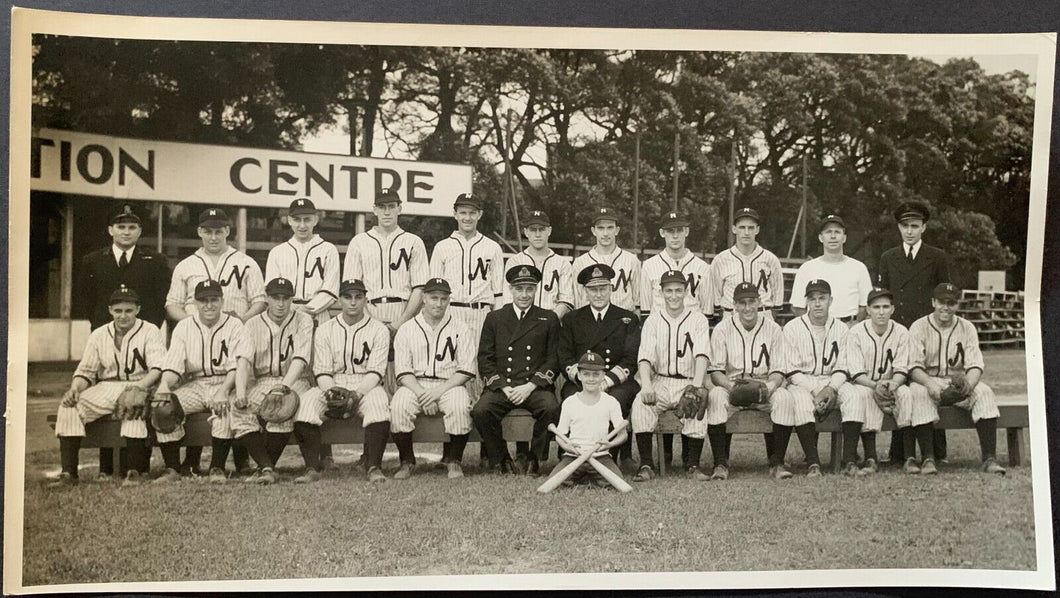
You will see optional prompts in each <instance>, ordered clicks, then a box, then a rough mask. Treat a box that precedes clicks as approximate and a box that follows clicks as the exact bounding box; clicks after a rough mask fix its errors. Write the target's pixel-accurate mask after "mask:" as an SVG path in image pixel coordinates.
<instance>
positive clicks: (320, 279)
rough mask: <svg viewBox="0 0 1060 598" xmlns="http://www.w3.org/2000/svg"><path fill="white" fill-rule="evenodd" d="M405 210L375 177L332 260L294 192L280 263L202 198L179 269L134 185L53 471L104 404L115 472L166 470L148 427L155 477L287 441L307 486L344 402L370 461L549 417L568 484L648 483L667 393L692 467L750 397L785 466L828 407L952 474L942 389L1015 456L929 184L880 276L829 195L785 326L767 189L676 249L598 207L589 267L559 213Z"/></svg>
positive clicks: (259, 459)
mask: <svg viewBox="0 0 1060 598" xmlns="http://www.w3.org/2000/svg"><path fill="white" fill-rule="evenodd" d="M401 207H402V200H401V198H400V197H399V195H398V194H397V193H395V192H394V191H383V192H381V193H380V194H378V195H377V197H376V198H375V202H374V209H373V212H374V215H375V223H374V226H372V227H371V228H370V229H369V230H367V231H365V232H363V233H360V234H357V235H355V236H354V237H353V239H352V240H351V241H350V243H349V246H348V248H347V251H346V253H345V257H344V258H343V259H340V255H339V251H338V249H337V248H336V247H335V245H333V244H332V243H329V242H327V241H325V240H323V239H322V238H321V237H320V236H319V235H318V234H316V233H315V231H314V229H315V227H316V225H317V224H318V222H319V218H320V215H319V213H318V211H317V209H316V207H315V206H314V205H313V203H312V201H310V200H309V199H297V200H295V201H294V202H292V203H291V205H290V207H289V209H288V210H287V213H286V222H287V223H288V224H289V226H290V228H291V231H292V236H291V237H290V239H289V240H287V241H285V242H283V243H281V244H279V245H276V246H275V247H273V248H272V249H271V250H270V251H269V254H268V260H267V265H266V267H265V271H264V274H263V273H262V271H261V268H260V266H259V265H258V264H257V263H256V262H255V261H254V260H253V259H251V258H250V257H249V256H247V255H246V254H245V253H243V252H241V251H238V250H236V249H235V248H233V247H231V246H230V245H229V244H228V239H229V236H230V235H231V233H232V223H231V221H230V219H229V217H228V215H227V214H226V213H225V211H224V210H223V209H220V208H207V209H204V210H202V211H201V213H200V214H199V217H198V235H199V237H200V239H201V240H202V246H201V248H199V249H198V250H196V251H195V253H193V254H192V255H190V256H188V257H187V258H185V259H183V260H182V261H180V262H179V263H178V264H177V266H176V267H175V268H174V269H173V271H172V274H171V273H170V271H169V267H168V265H167V264H166V260H165V258H164V257H163V256H162V255H160V254H159V253H156V252H154V251H152V250H150V249H147V248H145V247H142V246H139V245H137V241H138V240H139V238H140V235H141V233H142V222H141V219H140V217H139V216H138V215H137V214H136V212H135V211H134V210H133V209H132V207H131V206H129V205H127V204H126V205H122V206H121V207H120V209H118V210H117V211H116V212H115V213H114V214H113V215H112V216H111V218H110V224H109V226H108V232H109V234H110V236H111V238H112V240H113V243H112V244H111V246H109V247H106V248H104V249H102V250H99V251H95V252H92V253H90V254H88V255H87V256H85V258H84V259H83V261H82V263H81V265H80V269H79V271H78V272H77V275H78V276H79V277H80V279H81V281H82V282H81V285H80V287H79V288H81V289H83V290H84V295H83V296H81V297H79V300H80V301H79V302H80V303H82V304H83V305H84V306H85V309H86V310H87V312H86V314H85V315H86V317H88V319H89V320H90V321H91V324H92V327H93V330H92V333H91V335H90V336H89V339H88V342H87V346H86V348H85V351H84V354H83V357H82V359H81V361H80V363H79V364H78V366H77V369H76V371H75V372H74V374H73V378H72V381H71V384H70V388H69V390H67V391H66V392H65V393H64V395H63V397H62V400H61V403H60V406H59V409H58V414H57V418H56V425H55V431H56V435H57V436H58V438H59V449H60V459H61V465H62V472H61V473H60V474H59V477H58V478H57V479H56V480H55V481H54V482H53V483H52V484H53V485H55V486H69V485H73V484H77V483H78V456H79V451H80V448H81V442H82V439H83V438H84V436H85V433H86V432H85V425H86V424H88V423H90V422H93V421H96V420H98V419H100V418H104V417H116V418H118V419H120V420H121V435H122V437H123V438H124V440H125V446H124V447H123V448H121V449H119V451H120V452H119V459H118V471H114V466H113V465H112V460H113V453H111V452H110V451H111V450H112V449H101V450H100V452H101V454H100V475H101V477H105V478H112V479H120V480H121V481H122V484H123V485H133V484H138V483H141V482H143V481H146V480H147V479H148V475H149V470H150V458H151V451H152V447H153V446H157V447H158V448H159V451H160V453H161V457H162V460H163V462H164V470H163V471H162V473H161V474H160V475H159V476H157V477H156V478H155V479H154V482H155V483H169V482H177V481H180V480H181V479H182V478H187V477H202V478H205V479H206V480H208V481H209V482H214V483H225V482H228V481H230V480H231V479H233V477H234V475H230V473H229V471H228V470H227V469H226V466H227V460H228V456H229V454H232V456H233V459H234V461H235V472H236V473H237V474H239V475H240V476H242V479H243V480H245V481H247V482H255V483H260V484H271V483H275V482H277V481H279V476H278V474H277V473H276V471H275V469H274V466H275V463H276V462H277V461H278V460H279V458H280V457H281V455H282V453H283V451H284V450H285V448H286V447H287V445H288V443H289V442H290V441H291V440H292V437H293V439H294V441H295V442H296V443H297V446H298V449H299V451H300V453H301V456H302V458H303V460H304V465H305V467H304V471H302V472H300V473H299V474H298V475H297V477H295V478H294V480H293V481H294V482H295V483H309V482H313V481H316V480H318V479H320V478H321V476H322V472H323V471H325V469H327V468H328V467H329V465H330V463H331V462H332V457H331V447H330V446H329V445H328V444H327V443H325V442H324V439H323V438H322V434H321V428H322V426H323V425H324V423H325V422H326V421H327V420H328V419H350V418H354V421H357V420H359V421H360V423H361V425H363V427H364V430H363V433H364V442H363V446H364V453H363V455H362V457H361V465H362V466H363V468H364V471H365V474H366V476H367V479H368V480H369V481H370V482H382V481H385V480H387V479H389V478H388V474H387V473H384V471H383V455H384V452H385V450H386V446H387V444H388V443H389V442H390V441H391V440H392V441H393V443H394V445H395V446H396V448H397V451H398V455H399V466H398V468H397V470H396V471H393V472H389V476H390V478H393V479H395V480H402V479H407V478H409V477H410V476H411V475H413V474H414V472H415V469H416V455H415V452H414V445H413V436H412V433H413V431H414V429H415V427H416V422H417V418H418V417H419V416H420V415H428V416H435V415H438V414H441V417H442V420H443V423H444V428H445V432H446V433H447V434H448V441H447V442H445V443H444V444H443V448H442V458H441V461H442V463H443V464H444V466H445V468H446V470H447V475H448V477H449V478H459V477H462V476H463V475H464V473H463V469H462V461H463V457H464V452H465V447H466V445H467V442H468V439H469V435H470V433H471V432H472V429H473V428H474V429H475V430H477V432H478V434H479V436H480V437H481V441H482V442H481V450H482V455H481V458H482V462H483V464H484V465H485V470H487V471H490V470H492V471H499V472H501V473H524V474H541V473H545V472H544V470H543V466H544V465H545V463H546V462H547V461H548V459H549V452H550V450H549V449H550V443H551V442H552V440H554V439H555V440H556V442H557V444H558V445H559V453H558V454H559V457H558V459H559V463H558V465H556V466H554V468H553V469H552V475H553V476H562V477H563V479H564V480H565V483H574V482H577V481H584V482H587V483H591V484H605V483H606V482H607V479H606V478H608V477H613V476H611V475H610V474H608V475H605V476H602V475H601V471H600V466H601V465H602V466H603V467H605V468H607V469H608V470H610V471H611V472H613V473H615V474H618V475H619V476H622V475H627V476H631V478H632V480H633V481H635V482H645V481H649V480H651V479H652V478H653V477H655V476H656V473H657V472H656V470H655V468H654V467H655V466H654V464H655V462H656V459H658V460H659V461H660V462H661V461H665V462H667V463H670V462H672V460H673V458H674V456H673V454H672V453H673V448H672V447H673V444H674V443H673V441H672V438H671V437H669V436H667V437H664V442H663V446H661V447H657V451H658V453H657V454H655V455H653V446H652V442H653V440H652V439H653V436H654V430H655V429H656V425H657V423H658V421H659V417H660V415H662V414H663V413H664V412H666V411H674V412H675V414H676V415H677V416H678V418H679V419H680V422H681V431H680V435H681V453H682V454H681V461H680V462H681V465H682V467H684V469H685V472H686V474H687V475H688V476H689V477H691V478H692V479H696V480H725V479H727V478H728V477H729V475H730V471H729V454H730V445H731V440H732V435H731V434H730V433H728V432H727V431H726V422H727V421H728V419H729V418H730V417H731V416H732V415H733V414H734V413H736V412H737V411H739V410H745V409H753V410H760V411H764V412H767V413H769V417H770V419H771V420H772V422H773V428H772V432H771V433H769V434H766V435H765V448H766V453H767V455H768V460H769V467H770V475H771V476H772V477H773V478H775V479H777V480H783V479H786V478H790V477H791V476H792V475H793V473H792V469H791V468H789V466H788V465H787V464H786V463H785V455H786V452H787V449H788V445H789V441H790V439H791V436H792V433H793V432H794V434H795V435H796V437H797V438H798V441H799V443H800V444H801V446H802V450H803V453H804V454H805V457H806V462H805V464H800V465H799V469H800V470H802V469H805V471H806V475H808V476H811V477H816V476H820V475H821V465H820V458H819V455H818V449H817V444H818V443H817V431H816V423H817V422H818V421H820V420H822V419H823V418H825V417H828V416H829V414H830V413H831V412H833V411H838V412H839V413H840V415H841V419H842V430H843V432H844V434H843V442H844V444H843V473H844V474H845V475H849V476H865V475H871V474H873V473H876V472H877V471H878V469H879V466H880V465H879V464H880V461H881V460H880V458H879V457H878V456H877V447H876V435H877V433H878V432H879V431H881V429H882V426H883V422H884V416H885V415H887V414H889V415H891V416H893V418H894V420H895V421H896V423H897V426H898V430H896V431H895V432H893V433H892V443H891V447H890V450H889V453H888V457H889V458H890V460H891V461H892V462H893V463H895V464H897V465H898V466H899V467H901V469H902V471H904V472H905V473H910V474H913V473H918V474H936V473H937V472H938V467H939V464H940V463H942V462H944V460H945V457H946V455H945V436H944V435H941V434H940V433H939V432H938V431H936V430H935V429H934V426H933V424H934V423H935V422H936V421H938V419H939V411H938V410H939V407H940V406H949V405H955V406H957V407H959V408H963V409H966V410H968V411H970V413H971V417H972V419H973V420H974V422H975V427H976V430H977V432H978V438H979V444H980V449H981V453H982V468H983V470H984V471H985V472H989V473H995V474H1004V473H1005V469H1004V468H1003V467H1001V465H1000V464H999V463H998V461H997V459H996V443H997V418H998V415H999V413H998V409H997V406H996V403H995V397H994V393H993V391H992V390H991V389H990V387H989V386H987V385H986V384H985V383H984V382H983V381H982V376H983V368H984V365H983V356H982V353H981V352H980V347H979V341H978V336H977V332H976V329H975V327H974V325H973V324H972V323H970V322H969V321H967V320H965V319H964V318H962V317H960V316H959V315H958V314H957V308H958V306H959V301H960V298H961V291H960V289H959V288H958V287H957V286H955V285H953V284H952V283H951V281H950V280H949V273H948V268H947V266H946V255H945V253H944V252H943V251H942V250H940V249H938V248H935V247H932V246H929V245H926V244H924V243H923V241H922V240H921V237H922V235H923V233H924V231H925V229H926V227H927V223H928V221H929V219H930V211H929V208H928V206H927V205H925V204H921V203H917V202H906V203H903V204H901V205H900V206H898V208H897V209H896V210H895V211H894V218H895V221H896V223H897V226H898V229H899V232H900V234H901V237H902V243H901V244H900V245H899V246H897V247H895V248H892V249H890V250H888V251H886V252H885V253H884V254H883V255H882V256H881V258H880V260H879V268H878V270H879V271H878V272H877V273H876V276H875V283H874V282H873V280H874V279H873V277H870V274H869V271H868V268H866V266H865V265H864V264H863V263H862V262H860V261H858V260H856V259H853V258H852V257H849V256H847V255H844V244H845V243H846V240H847V236H846V225H845V224H844V222H843V220H842V218H840V217H839V216H836V215H831V214H829V215H827V216H826V217H825V218H824V219H823V220H822V222H821V225H820V228H819V231H818V240H819V241H820V243H821V247H822V255H821V256H820V257H817V258H814V259H811V260H809V261H806V262H805V263H803V264H802V265H801V266H800V267H799V269H798V271H797V273H796V275H795V280H794V285H793V288H792V291H791V294H790V296H789V298H788V302H789V303H790V305H791V308H792V310H793V311H794V314H795V317H794V318H793V319H791V320H790V321H788V322H787V323H786V324H785V325H784V326H783V327H782V326H781V325H780V324H778V323H777V322H776V321H775V319H774V312H775V311H776V310H779V309H780V308H781V307H782V306H783V305H784V295H785V288H784V280H783V277H782V272H781V264H780V260H779V259H778V258H777V257H776V255H774V254H773V253H771V252H770V251H768V250H767V249H765V248H763V247H761V246H760V245H759V244H758V242H757V236H758V233H759V231H760V226H761V224H762V218H761V217H760V215H759V213H758V212H756V211H755V210H754V209H751V208H743V209H741V210H738V211H737V212H736V213H735V215H734V219H733V225H732V233H733V235H734V237H735V244H734V245H733V246H732V247H730V248H728V249H726V250H725V251H723V252H721V253H719V254H718V255H716V256H715V257H714V258H713V260H712V261H711V262H710V263H708V262H707V261H705V260H703V259H702V258H700V257H698V256H697V255H695V254H694V253H693V252H692V251H691V250H690V249H689V248H688V247H687V246H686V240H687V237H688V234H689V227H690V224H691V223H690V222H689V220H688V219H687V218H685V217H684V216H683V215H681V214H679V213H675V212H671V213H668V214H666V215H665V216H664V218H663V221H662V222H661V224H660V225H659V236H660V237H661V239H662V241H663V243H664V247H663V248H662V249H661V250H660V251H659V252H658V253H657V254H655V255H653V256H651V257H650V258H648V259H647V260H645V261H644V262H643V263H642V262H641V261H640V260H638V258H637V257H636V256H635V255H634V254H633V253H631V252H629V251H627V250H624V249H622V248H620V247H618V245H617V239H618V234H619V231H620V228H619V227H620V218H619V217H618V216H617V215H616V214H615V213H614V211H613V210H611V209H609V208H599V209H598V210H596V211H595V215H594V219H593V224H592V228H591V233H592V235H593V236H594V237H595V239H596V244H595V245H594V247H593V248H592V249H591V250H590V251H588V252H587V253H585V254H583V255H580V256H578V257H577V258H576V259H575V260H574V261H573V264H572V263H571V262H570V260H569V259H567V258H565V257H563V256H560V255H557V254H556V253H555V252H553V251H552V250H551V249H550V248H549V245H548V241H549V235H550V233H551V231H552V228H551V226H550V220H549V217H548V215H547V214H545V213H544V212H540V211H533V212H531V213H530V215H529V217H528V218H526V219H524V220H523V223H522V229H523V230H522V232H523V234H524V235H525V237H526V239H527V241H528V243H529V247H528V248H527V249H526V250H524V251H522V252H520V253H517V254H516V255H515V256H513V257H511V258H510V259H508V260H507V261H505V259H504V256H503V254H502V250H501V247H500V245H498V244H497V243H496V242H495V241H493V240H491V239H489V238H488V237H486V236H485V235H483V234H482V233H481V232H479V231H478V224H479V219H480V218H481V216H482V212H483V206H482V204H481V203H480V201H479V199H478V197H477V196H474V195H472V194H463V195H460V196H459V197H458V198H457V199H456V200H455V203H454V207H453V212H454V219H455V221H456V230H455V231H454V232H453V233H452V234H451V236H449V237H447V238H445V239H443V240H441V241H439V242H438V243H437V244H435V246H434V247H433V249H432V251H431V252H430V253H429V254H428V252H427V249H426V247H425V244H424V242H423V241H422V239H421V238H420V237H418V236H417V235H415V234H413V233H412V232H409V231H406V230H403V229H402V228H401V227H400V226H399V225H398V216H399V215H400V213H401ZM167 321H168V322H169V325H168V327H169V329H170V333H169V334H168V336H169V339H168V343H167V338H166V337H167V334H165V333H164V332H163V328H162V326H163V324H165V323H166V322H167ZM167 345H168V346H167ZM516 408H520V409H525V410H527V411H529V413H530V414H531V415H532V417H533V420H534V424H533V434H532V440H531V441H530V442H518V443H515V457H514V459H513V458H512V456H511V453H510V452H509V448H510V447H509V443H508V442H507V441H506V440H505V439H504V437H503V432H502V420H503V419H504V417H505V416H506V415H507V414H508V413H509V412H511V411H512V410H513V409H516ZM196 412H208V413H209V414H210V415H209V422H210V433H211V453H210V459H209V465H208V467H207V468H206V469H201V463H200V461H201V457H202V449H203V447H196V446H187V447H184V446H182V442H181V441H182V439H183V437H184V434H185V430H184V426H183V424H184V418H185V416H186V415H187V414H191V413H196ZM627 429H628V430H630V431H631V433H628V432H627ZM634 441H635V443H634ZM634 444H636V453H637V456H638V457H639V459H638V460H634V458H633V456H634V451H633V445H634ZM705 444H709V448H710V452H711V455H712V460H713V463H712V465H711V466H709V467H708V466H706V465H701V463H702V452H703V448H704V445H705ZM859 444H860V450H859ZM918 446H919V449H920V454H919V458H918V457H917V447H918ZM182 449H183V453H184V454H183V458H182V456H181V451H182ZM589 457H592V458H591V459H590V458H589ZM251 459H252V460H253V462H254V466H251V465H250V460H251ZM572 463H577V464H580V465H577V469H576V470H572V467H575V466H574V465H571V464H572ZM590 464H591V465H592V466H591V467H590ZM568 466H570V467H568ZM604 473H607V472H604Z"/></svg>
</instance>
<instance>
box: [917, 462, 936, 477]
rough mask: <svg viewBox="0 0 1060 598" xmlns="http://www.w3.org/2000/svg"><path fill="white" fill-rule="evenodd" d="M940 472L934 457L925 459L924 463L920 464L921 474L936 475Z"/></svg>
mask: <svg viewBox="0 0 1060 598" xmlns="http://www.w3.org/2000/svg"><path fill="white" fill-rule="evenodd" d="M938 472H939V470H938V468H937V467H935V460H934V459H924V463H923V464H921V465H920V475H935V474H936V473H938Z"/></svg>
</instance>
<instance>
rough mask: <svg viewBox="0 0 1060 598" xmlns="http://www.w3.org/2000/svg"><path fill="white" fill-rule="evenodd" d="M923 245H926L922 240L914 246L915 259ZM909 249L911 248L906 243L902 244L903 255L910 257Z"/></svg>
mask: <svg viewBox="0 0 1060 598" xmlns="http://www.w3.org/2000/svg"><path fill="white" fill-rule="evenodd" d="M923 244H924V240H923V239H921V240H919V241H917V242H916V244H915V245H912V248H913V257H914V258H915V257H916V255H917V254H918V253H920V246H921V245H923ZM909 247H910V246H909V245H906V244H905V243H902V253H904V254H905V255H907V256H908V255H909Z"/></svg>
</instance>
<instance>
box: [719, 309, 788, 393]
mask: <svg viewBox="0 0 1060 598" xmlns="http://www.w3.org/2000/svg"><path fill="white" fill-rule="evenodd" d="M710 357H711V367H710V370H711V371H714V372H724V373H725V374H726V375H728V376H739V377H742V378H743V377H765V376H768V375H769V374H771V373H773V372H779V373H781V374H783V373H785V371H786V370H785V369H784V367H785V366H784V363H783V357H784V333H783V331H782V330H781V328H780V324H777V323H776V322H774V321H773V320H771V319H769V318H762V317H759V318H758V323H757V324H755V327H754V328H752V329H751V330H747V329H746V328H744V326H743V324H741V323H740V321H739V318H726V319H724V320H722V321H721V323H720V324H718V325H717V327H715V328H714V331H713V332H712V333H711V335H710Z"/></svg>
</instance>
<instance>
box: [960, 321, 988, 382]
mask: <svg viewBox="0 0 1060 598" xmlns="http://www.w3.org/2000/svg"><path fill="white" fill-rule="evenodd" d="M960 324H961V332H962V333H963V336H964V371H966V372H970V371H972V370H979V371H980V372H982V371H983V366H984V364H983V352H982V350H980V348H979V333H978V332H976V330H975V325H974V324H972V323H971V322H969V321H967V320H963V319H962V320H961V321H960Z"/></svg>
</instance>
